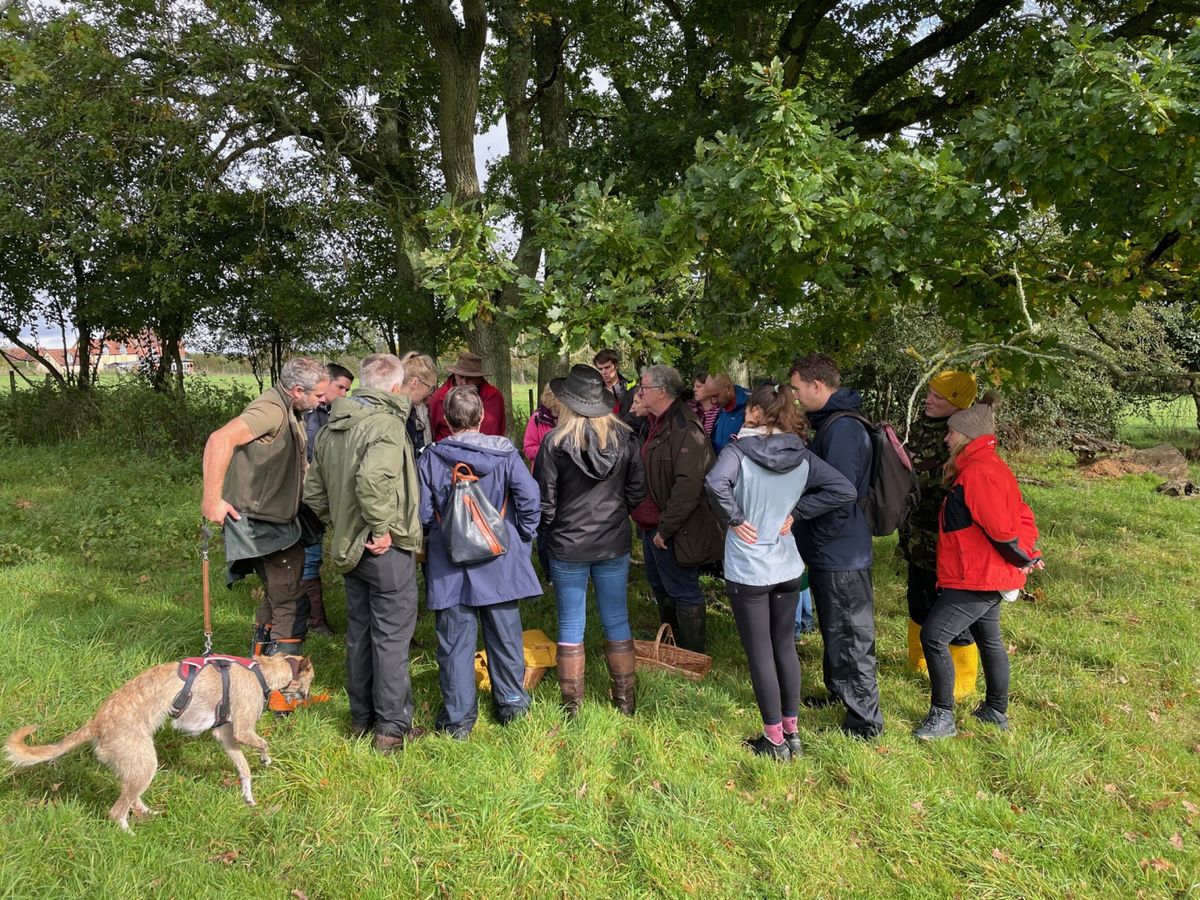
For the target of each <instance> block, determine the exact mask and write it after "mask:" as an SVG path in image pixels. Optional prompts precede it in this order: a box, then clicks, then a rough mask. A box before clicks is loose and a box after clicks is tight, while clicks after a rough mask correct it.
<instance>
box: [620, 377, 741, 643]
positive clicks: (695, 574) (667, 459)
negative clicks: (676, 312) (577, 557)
mask: <svg viewBox="0 0 1200 900" xmlns="http://www.w3.org/2000/svg"><path fill="white" fill-rule="evenodd" d="M682 395H683V379H682V378H681V377H680V376H679V373H678V372H677V371H675V369H673V368H671V367H670V366H647V367H646V368H645V369H643V370H642V377H641V380H640V382H639V383H638V388H637V396H638V400H640V405H641V406H643V407H644V408H645V409H646V410H647V416H646V419H647V423H648V424H647V427H646V430H645V440H644V443H643V445H642V462H643V463H644V466H645V470H646V489H647V490H646V497H645V499H644V500H642V502H641V503H640V504H638V506H637V507H636V508H635V509H634V511H633V512H632V513H631V514H630V515H631V517H632V519H633V521H634V524H636V525H637V527H638V528H639V529H640V530H641V532H642V546H643V549H644V551H645V552H644V556H645V560H646V580H647V581H648V582H649V583H650V587H651V589H652V590H653V591H654V599H655V602H656V603H657V604H658V614H659V618H660V619H661V620H662V621H663V622H664V623H667V624H669V625H671V627H672V629H673V630H674V631H675V634H676V639H677V641H678V643H679V646H680V647H683V648H684V649H685V650H696V651H698V652H700V653H703V652H704V645H705V607H704V595H703V594H702V593H701V592H700V567H701V566H703V565H705V564H707V563H712V562H716V561H717V560H719V559H720V558H721V557H722V555H723V553H724V541H723V538H722V535H721V526H720V525H719V524H718V522H717V518H716V516H715V515H714V514H713V511H712V509H711V508H710V507H709V505H708V496H707V494H706V493H705V490H704V476H705V475H707V474H708V470H709V469H711V468H712V466H713V463H714V462H716V456H715V454H714V453H713V447H712V442H711V441H709V439H708V435H706V434H705V433H704V427H703V426H702V425H701V424H700V420H699V419H697V418H696V414H695V413H694V412H692V410H691V408H690V407H689V406H688V405H687V404H686V403H684V402H682V401H681V400H680V397H681V396H682Z"/></svg>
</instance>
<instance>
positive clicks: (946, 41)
mask: <svg viewBox="0 0 1200 900" xmlns="http://www.w3.org/2000/svg"><path fill="white" fill-rule="evenodd" d="M1015 3H1016V0H978V2H977V3H976V4H975V5H974V6H973V7H972V8H971V9H970V10H969V11H968V12H967V14H966V15H965V16H963V17H962V18H961V19H959V20H958V21H956V22H944V23H942V25H940V26H939V27H937V28H935V29H934V30H933V31H931V32H930V33H929V34H927V35H926V36H925V37H924V38H922V39H921V40H919V41H917V42H916V43H915V44H913V45H912V46H910V47H907V48H905V49H903V50H900V51H899V52H897V53H895V54H894V55H892V56H890V57H888V58H887V59H885V60H883V61H882V62H880V63H878V64H876V65H874V66H872V67H871V68H869V69H867V70H866V71H865V72H863V73H862V74H861V75H859V76H858V78H856V79H855V80H854V83H853V84H852V85H851V86H850V97H851V99H852V100H853V101H854V102H855V103H856V104H858V105H859V106H865V105H866V104H867V102H868V101H869V100H870V99H871V98H872V97H874V96H875V95H876V94H877V93H879V91H880V90H881V89H882V88H883V87H884V86H885V85H887V84H889V83H890V82H892V81H895V80H896V79H898V78H899V77H900V76H902V75H904V74H905V73H906V72H908V71H910V70H911V69H912V68H913V67H914V66H917V65H919V64H921V63H923V62H925V61H926V60H927V59H932V58H933V57H935V56H937V55H938V54H939V53H941V52H942V51H943V50H946V49H948V48H950V47H953V46H955V45H956V44H961V43H962V42H963V41H965V40H967V38H969V37H971V36H972V35H973V34H975V33H976V32H977V31H979V29H981V28H982V27H983V26H984V25H986V24H987V23H988V22H990V21H992V20H993V19H995V18H996V17H997V16H999V15H1000V13H1002V12H1003V11H1004V10H1005V9H1008V8H1009V7H1010V6H1013V5H1015Z"/></svg>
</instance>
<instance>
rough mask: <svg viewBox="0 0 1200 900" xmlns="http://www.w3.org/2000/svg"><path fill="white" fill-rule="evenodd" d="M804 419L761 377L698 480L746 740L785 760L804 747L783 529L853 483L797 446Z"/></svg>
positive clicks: (796, 583) (791, 570)
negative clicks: (746, 673)
mask: <svg viewBox="0 0 1200 900" xmlns="http://www.w3.org/2000/svg"><path fill="white" fill-rule="evenodd" d="M806 432H807V422H806V420H805V418H804V414H803V413H802V412H801V411H800V408H799V407H798V406H797V404H796V399H795V396H794V394H793V392H792V388H791V386H790V385H786V384H777V385H770V384H767V385H763V386H762V387H759V388H756V389H755V390H754V392H753V393H752V394H751V395H750V398H749V399H748V400H747V401H746V419H745V423H744V424H743V426H742V429H741V430H740V431H739V432H738V435H737V440H736V441H733V442H731V443H729V444H728V445H727V446H726V447H725V449H724V450H722V451H721V455H720V457H719V458H718V459H717V463H716V465H715V466H713V468H712V470H711V471H710V472H709V473H708V476H707V478H706V479H705V487H706V488H707V489H708V494H709V497H710V499H711V500H712V505H713V508H714V510H715V511H716V513H717V515H718V517H719V518H721V519H723V520H724V522H725V524H726V525H727V526H728V531H727V533H726V536H725V584H726V590H727V592H728V594H729V597H730V600H731V602H732V606H733V618H734V621H735V622H736V623H737V629H738V634H739V636H740V637H741V639H742V646H743V647H744V648H745V650H746V658H747V661H748V662H749V664H750V682H751V684H752V685H753V686H754V696H755V699H756V700H757V701H758V709H759V712H760V713H761V715H762V721H763V732H762V735H760V736H758V737H755V738H750V739H748V740H747V741H746V742H745V745H746V746H747V747H748V748H749V749H750V750H751V751H752V752H753V753H756V754H758V755H760V756H767V757H770V758H772V759H776V760H780V761H786V760H789V759H791V758H793V757H795V756H800V755H801V754H802V753H803V749H802V747H801V745H800V735H799V733H798V729H797V726H796V713H797V709H798V706H799V702H800V660H799V658H798V657H797V655H796V644H795V641H794V639H793V634H792V630H793V628H794V627H795V621H796V604H797V601H798V599H799V596H800V579H801V576H802V575H803V574H804V563H803V561H802V560H801V559H800V552H799V550H797V548H796V541H795V539H794V538H793V537H792V534H791V527H792V518H793V516H794V515H795V516H799V517H800V518H802V519H811V518H813V517H814V516H819V515H821V514H823V513H826V512H828V511H829V510H831V509H837V508H838V507H841V506H845V505H846V504H848V503H853V502H854V501H855V500H856V499H857V496H858V494H857V492H856V491H855V489H854V485H852V484H851V483H850V482H849V481H847V480H846V479H845V478H844V477H843V476H842V475H841V474H840V473H839V472H838V471H837V470H836V469H835V468H833V466H830V465H829V464H828V463H825V462H823V461H822V460H821V459H819V458H818V457H816V456H815V455H813V454H812V453H811V452H810V451H809V450H808V449H807V448H806V446H805V443H804V436H805V434H806Z"/></svg>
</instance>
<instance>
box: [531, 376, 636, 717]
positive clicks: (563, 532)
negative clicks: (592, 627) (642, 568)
mask: <svg viewBox="0 0 1200 900" xmlns="http://www.w3.org/2000/svg"><path fill="white" fill-rule="evenodd" d="M550 389H551V390H552V391H553V392H554V395H555V396H556V397H557V398H558V400H559V402H560V403H561V404H562V408H561V410H560V411H559V416H558V425H557V426H555V428H554V430H553V431H551V432H550V433H549V434H548V435H547V436H546V438H545V440H543V441H542V447H541V450H540V451H539V452H538V455H537V460H536V462H535V463H534V466H533V474H534V477H536V478H537V480H538V485H539V486H540V487H541V492H542V525H541V536H542V538H543V540H544V541H545V546H546V552H547V554H548V556H549V559H550V577H551V579H552V580H553V582H554V594H555V601H556V603H557V606H558V680H559V685H560V687H561V689H562V697H563V706H564V708H565V709H566V711H567V714H568V715H569V716H574V715H575V714H576V713H577V712H578V711H579V706H580V704H581V703H582V702H583V670H584V650H583V632H584V624H585V622H586V619H587V586H588V581H589V579H590V580H591V582H592V584H593V585H594V586H595V592H596V606H597V611H598V612H599V614H600V623H601V625H602V626H603V627H604V636H605V638H606V642H605V650H606V653H605V655H606V658H607V661H608V671H609V675H610V677H611V680H612V700H613V703H614V704H615V705H616V707H617V709H619V710H620V711H621V712H623V713H625V714H626V715H633V711H634V706H635V703H634V673H633V668H634V655H633V635H632V633H631V632H630V629H629V607H628V604H627V597H626V595H627V587H628V581H629V549H630V536H629V513H630V511H631V510H632V509H633V508H634V507H635V506H637V505H638V504H639V503H640V502H641V500H642V497H644V496H645V493H646V478H645V474H644V472H643V470H642V459H641V454H640V453H639V451H638V447H637V443H636V441H635V440H634V439H633V434H632V432H631V431H630V430H629V427H628V426H627V425H625V424H624V423H623V422H622V421H621V420H620V419H618V418H617V417H616V416H615V415H613V406H614V405H615V403H616V399H615V398H614V396H613V394H612V392H611V391H609V390H608V389H607V388H605V386H604V379H603V378H602V377H601V375H600V372H599V371H597V370H596V369H593V368H592V367H591V366H584V365H578V366H573V367H572V368H571V372H570V374H569V375H567V377H566V378H556V379H554V380H553V381H551V382H550Z"/></svg>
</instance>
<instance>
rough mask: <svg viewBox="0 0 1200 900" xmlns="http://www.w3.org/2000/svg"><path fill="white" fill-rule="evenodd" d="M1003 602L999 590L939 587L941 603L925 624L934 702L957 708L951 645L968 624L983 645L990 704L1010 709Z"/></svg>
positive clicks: (923, 631) (924, 640)
mask: <svg viewBox="0 0 1200 900" xmlns="http://www.w3.org/2000/svg"><path fill="white" fill-rule="evenodd" d="M1000 603H1001V600H1000V594H999V592H998V591H962V590H957V589H954V588H942V589H941V590H940V591H938V599H937V603H935V604H934V605H933V609H931V610H930V611H929V615H928V616H927V617H926V619H925V624H924V625H922V626H921V648H922V649H923V650H924V651H925V662H926V663H927V664H928V665H929V688H930V694H931V695H932V702H933V705H934V706H937V707H939V708H941V709H954V660H953V659H952V658H951V656H950V651H949V649H947V648H948V646H949V644H950V641H951V638H952V637H953V636H954V635H956V634H959V633H960V632H961V631H962V630H963V629H964V628H967V629H969V630H970V632H971V635H972V636H973V637H974V638H975V643H977V644H978V645H979V661H980V662H981V663H982V664H983V678H984V681H985V682H986V683H987V695H986V696H987V704H988V706H990V707H991V708H992V709H994V710H996V712H1001V713H1003V712H1008V678H1009V668H1008V650H1007V649H1005V647H1004V640H1003V638H1001V636H1000Z"/></svg>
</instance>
